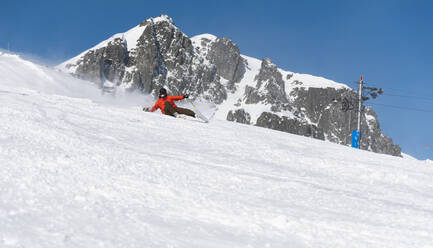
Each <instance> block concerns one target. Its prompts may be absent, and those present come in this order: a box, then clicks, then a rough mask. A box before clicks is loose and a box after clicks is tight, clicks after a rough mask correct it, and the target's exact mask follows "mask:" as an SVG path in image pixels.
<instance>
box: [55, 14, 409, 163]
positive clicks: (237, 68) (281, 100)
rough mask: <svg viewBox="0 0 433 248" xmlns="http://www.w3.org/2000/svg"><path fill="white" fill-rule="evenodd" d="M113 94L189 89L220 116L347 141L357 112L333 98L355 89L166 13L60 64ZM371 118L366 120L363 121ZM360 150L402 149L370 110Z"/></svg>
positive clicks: (391, 151) (390, 151)
mask: <svg viewBox="0 0 433 248" xmlns="http://www.w3.org/2000/svg"><path fill="white" fill-rule="evenodd" d="M59 68H60V69H63V70H65V71H67V72H69V73H71V74H73V75H74V76H76V77H79V78H83V79H86V80H89V81H92V82H95V83H97V84H99V85H100V87H101V89H102V90H104V91H108V92H112V91H113V89H115V88H116V87H121V88H123V89H126V90H131V91H132V90H138V91H141V92H143V93H146V94H154V95H155V96H156V91H157V90H159V88H161V87H166V88H168V89H169V91H170V92H171V94H185V93H189V94H190V95H191V97H192V98H200V99H203V100H206V101H209V102H212V103H213V104H215V105H216V106H218V108H217V109H218V111H217V113H216V116H217V118H221V119H227V120H230V121H236V122H241V123H245V124H251V125H257V126H262V127H266V128H271V129H276V130H280V131H284V132H289V133H294V134H299V135H304V136H309V137H313V138H317V139H322V140H328V141H331V142H335V143H340V144H346V145H347V144H350V140H349V139H348V137H350V129H349V128H348V123H349V127H355V124H354V123H355V122H356V118H355V116H356V115H355V114H353V115H351V116H350V115H347V113H344V112H342V111H341V109H340V108H339V106H337V105H335V104H333V102H332V100H331V99H334V98H336V97H338V96H342V95H351V94H356V93H355V92H354V91H353V90H352V89H350V88H349V87H347V86H345V85H343V84H339V83H336V82H334V81H331V80H327V79H324V78H321V77H315V76H312V75H305V74H298V73H293V72H288V71H284V70H281V69H279V68H278V67H277V65H275V64H273V63H272V61H271V59H269V58H265V59H263V60H261V61H260V60H257V59H254V58H250V57H247V56H244V55H241V53H240V49H239V47H238V46H237V44H235V43H234V42H233V41H232V40H230V39H229V38H219V37H216V36H214V35H211V34H202V35H197V36H194V37H192V38H189V37H188V36H187V35H185V34H184V33H183V32H182V31H181V30H180V29H179V28H178V27H176V26H175V25H174V22H173V20H172V19H171V18H170V17H168V16H167V15H161V16H159V17H155V18H149V19H146V20H145V21H143V22H142V23H141V24H139V25H138V26H136V27H134V28H132V29H130V30H128V31H127V32H125V33H121V34H117V35H114V36H113V37H111V38H109V39H108V40H106V41H103V42H101V43H100V44H98V45H97V46H95V47H93V48H91V49H89V50H87V51H85V52H83V53H81V54H80V55H78V56H77V57H75V58H73V59H71V60H69V61H66V62H64V63H62V64H61V65H60V66H59ZM367 118H368V121H366V120H367ZM363 120H364V121H363V122H362V123H361V129H362V130H361V131H362V132H363V138H362V140H361V148H362V149H366V150H371V151H375V152H380V153H386V154H392V155H396V156H399V155H400V154H401V150H400V148H399V147H398V146H397V145H394V144H393V142H392V140H391V139H390V138H389V137H387V136H385V135H384V134H383V133H382V132H381V131H380V128H379V122H378V121H377V116H376V114H375V113H374V111H372V110H366V111H365V112H364V113H363Z"/></svg>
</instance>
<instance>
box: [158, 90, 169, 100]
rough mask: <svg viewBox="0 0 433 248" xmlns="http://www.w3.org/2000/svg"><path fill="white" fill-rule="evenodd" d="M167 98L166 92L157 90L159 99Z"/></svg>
mask: <svg viewBox="0 0 433 248" xmlns="http://www.w3.org/2000/svg"><path fill="white" fill-rule="evenodd" d="M166 96H167V90H166V89H164V88H161V89H160V90H159V98H165V97H166Z"/></svg>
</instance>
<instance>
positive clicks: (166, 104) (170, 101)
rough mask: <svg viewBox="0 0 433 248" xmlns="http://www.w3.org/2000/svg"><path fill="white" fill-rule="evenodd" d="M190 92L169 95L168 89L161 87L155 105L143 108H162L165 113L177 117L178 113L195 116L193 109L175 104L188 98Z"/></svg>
mask: <svg viewBox="0 0 433 248" xmlns="http://www.w3.org/2000/svg"><path fill="white" fill-rule="evenodd" d="M188 97H189V96H188V94H185V95H180V96H169V95H167V90H166V89H164V88H161V89H160V90H159V99H158V101H156V103H155V105H154V106H153V107H152V108H150V109H149V108H147V107H145V108H143V110H144V111H146V112H154V111H155V110H157V109H161V112H162V113H163V114H165V115H171V116H173V117H176V116H177V115H178V114H183V115H188V116H191V117H194V118H195V113H194V111H192V110H189V109H186V108H179V107H178V106H176V104H174V101H179V100H182V99H185V98H188Z"/></svg>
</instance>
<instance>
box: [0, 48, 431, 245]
mask: <svg viewBox="0 0 433 248" xmlns="http://www.w3.org/2000/svg"><path fill="white" fill-rule="evenodd" d="M23 72H25V73H23ZM0 75H1V77H0V118H1V120H2V121H1V122H0V171H1V172H2V176H1V178H0V247H32V248H37V247H44V248H47V247H56V248H57V247H189V248H190V247H432V246H433V239H431V237H430V236H431V234H432V233H433V222H432V219H433V197H432V195H431V193H430V192H432V190H433V181H432V180H431V178H432V177H433V167H432V166H431V165H432V164H431V163H427V162H424V161H417V160H414V159H410V158H409V159H404V158H398V157H392V156H387V155H381V154H375V153H370V152H366V151H360V150H354V149H351V148H348V147H345V146H340V145H337V144H333V143H328V142H323V141H319V140H315V139H310V138H305V137H302V136H296V135H291V134H288V133H283V132H277V131H273V130H270V129H264V128H258V127H254V126H248V125H241V124H236V123H232V122H226V121H214V122H211V123H210V124H203V123H200V122H196V121H194V120H183V119H174V118H170V117H167V116H163V115H161V114H159V113H144V112H142V111H141V110H140V109H139V108H138V107H136V106H137V105H134V104H136V103H133V104H132V103H131V104H124V103H122V104H117V99H112V98H110V97H109V96H100V95H98V90H97V89H92V88H89V89H86V92H84V93H83V95H79V91H73V90H71V92H73V93H74V94H78V95H70V92H69V93H68V91H67V90H65V92H62V89H63V86H65V85H66V86H67V87H75V86H76V85H78V84H80V83H83V82H82V81H79V80H77V79H74V78H72V77H70V76H68V75H62V74H61V73H59V72H56V71H53V70H51V69H49V68H45V67H41V66H38V65H34V64H31V63H30V62H27V61H24V60H22V59H20V58H19V57H17V56H14V55H7V54H0ZM50 78H52V79H53V80H50ZM89 85H90V84H89ZM48 86H49V87H48ZM77 87H78V86H77ZM80 87H81V86H80ZM52 89H55V90H52ZM63 93H64V94H63ZM105 98H108V99H111V100H109V101H108V100H107V101H104V100H101V99H105ZM131 101H132V102H133V101H134V99H133V100H131Z"/></svg>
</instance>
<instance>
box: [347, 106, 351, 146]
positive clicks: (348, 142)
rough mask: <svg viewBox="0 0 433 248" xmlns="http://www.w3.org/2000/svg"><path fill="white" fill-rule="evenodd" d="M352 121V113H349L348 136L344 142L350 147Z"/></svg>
mask: <svg viewBox="0 0 433 248" xmlns="http://www.w3.org/2000/svg"><path fill="white" fill-rule="evenodd" d="M351 121H352V111H351V110H350V111H349V132H348V133H349V134H348V135H347V137H348V138H349V141H347V140H346V142H347V144H349V145H350V122H351Z"/></svg>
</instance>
